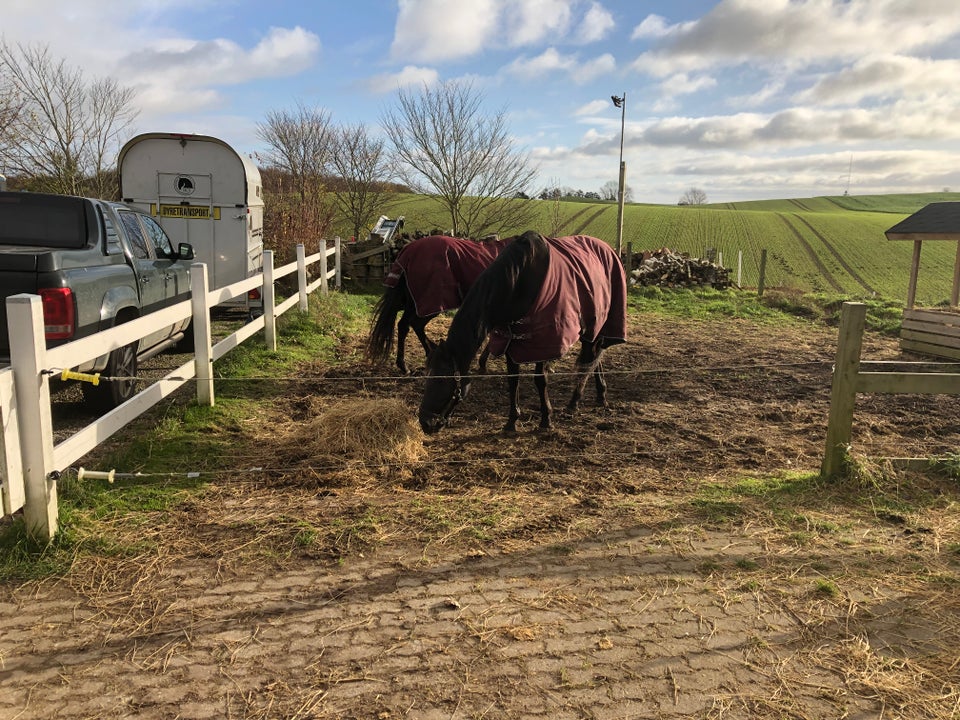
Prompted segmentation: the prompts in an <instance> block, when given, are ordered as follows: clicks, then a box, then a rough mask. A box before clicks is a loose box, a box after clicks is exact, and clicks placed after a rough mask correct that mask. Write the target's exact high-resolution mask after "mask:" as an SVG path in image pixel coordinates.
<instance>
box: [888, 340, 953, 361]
mask: <svg viewBox="0 0 960 720" xmlns="http://www.w3.org/2000/svg"><path fill="white" fill-rule="evenodd" d="M900 348H901V349H902V350H906V351H907V352H913V353H917V354H918V355H932V356H933V357H943V358H950V359H951V360H960V350H958V349H955V348H950V347H946V346H943V345H934V344H932V343H926V342H917V341H915V340H903V339H901V340H900Z"/></svg>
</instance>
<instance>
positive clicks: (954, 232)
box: [884, 202, 960, 241]
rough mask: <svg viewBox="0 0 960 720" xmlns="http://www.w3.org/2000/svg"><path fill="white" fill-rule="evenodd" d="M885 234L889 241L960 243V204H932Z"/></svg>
mask: <svg viewBox="0 0 960 720" xmlns="http://www.w3.org/2000/svg"><path fill="white" fill-rule="evenodd" d="M884 234H885V235H886V236H887V240H954V241H960V202H937V203H930V204H929V205H926V206H925V207H922V208H920V209H919V210H917V212H915V213H914V214H913V215H911V216H910V217H908V218H904V219H903V220H901V221H900V222H898V223H897V224H896V225H894V226H893V227H892V228H890V229H889V230H887V231H886V233H884Z"/></svg>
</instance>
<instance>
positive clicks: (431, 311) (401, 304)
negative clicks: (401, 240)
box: [367, 235, 510, 374]
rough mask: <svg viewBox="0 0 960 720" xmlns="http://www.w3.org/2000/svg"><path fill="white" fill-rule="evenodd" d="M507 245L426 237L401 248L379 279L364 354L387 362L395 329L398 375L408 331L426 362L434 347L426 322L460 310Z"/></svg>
mask: <svg viewBox="0 0 960 720" xmlns="http://www.w3.org/2000/svg"><path fill="white" fill-rule="evenodd" d="M509 242H510V239H506V240H489V241H484V242H478V241H476V240H467V239H465V238H454V237H448V236H446V235H428V236H426V237H422V238H418V239H417V240H414V241H413V242H411V243H410V244H409V245H406V246H404V248H403V249H402V250H401V251H400V254H399V255H397V259H396V260H395V261H394V262H393V264H392V265H391V266H390V270H389V271H388V273H387V276H386V277H385V278H384V280H383V284H384V285H385V286H386V289H385V290H384V293H383V295H382V296H381V298H380V300H379V301H377V305H376V308H374V313H373V326H372V328H371V330H370V336H369V337H368V339H367V353H368V355H369V356H370V357H371V358H372V359H374V360H385V359H386V358H387V357H389V355H390V350H391V347H392V345H393V330H394V325H396V330H397V367H398V368H400V371H401V372H402V373H404V374H406V373H407V364H406V347H405V346H406V341H407V334H408V332H409V331H410V328H413V331H414V332H415V333H416V335H417V338H419V340H420V344H421V345H422V346H423V350H424V352H425V353H426V354H427V356H428V357H429V356H430V353H431V352H432V351H433V348H434V347H435V346H434V343H433V342H432V341H431V340H430V339H429V338H428V337H427V333H426V326H427V323H429V322H430V321H431V320H432V319H433V318H435V317H436V316H437V315H439V314H440V313H442V312H444V311H445V310H453V309H455V308H458V307H460V303H461V302H462V301H463V298H464V296H465V295H466V294H467V291H468V290H469V289H470V286H471V285H473V283H474V281H475V280H476V279H477V277H478V276H479V275H480V273H481V272H483V271H484V270H485V269H486V268H487V266H489V265H490V263H492V262H493V260H494V258H496V257H497V255H499V254H500V252H501V251H502V250H503V248H505V247H506V246H507V244H508V243H509ZM401 313H402V314H401ZM398 314H400V319H399V321H397V315H398Z"/></svg>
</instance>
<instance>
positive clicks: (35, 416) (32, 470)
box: [7, 294, 59, 542]
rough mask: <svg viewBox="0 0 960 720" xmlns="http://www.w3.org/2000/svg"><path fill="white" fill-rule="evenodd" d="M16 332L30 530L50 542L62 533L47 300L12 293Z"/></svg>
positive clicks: (13, 352) (13, 357) (10, 317)
mask: <svg viewBox="0 0 960 720" xmlns="http://www.w3.org/2000/svg"><path fill="white" fill-rule="evenodd" d="M7 326H8V328H9V333H10V337H14V338H16V339H17V342H15V343H11V345H10V367H11V368H13V384H14V387H15V389H16V394H17V410H18V413H19V420H20V452H21V463H22V467H23V481H24V488H23V490H24V504H23V519H24V524H25V525H26V529H27V533H28V534H29V535H30V536H31V537H33V538H34V539H36V540H41V541H43V542H50V541H51V540H53V537H54V535H56V534H57V519H58V514H59V509H58V506H57V481H56V480H54V479H52V478H50V477H49V473H50V470H51V469H52V468H53V418H52V417H51V414H50V383H49V381H48V380H47V376H46V375H45V374H44V372H45V371H46V370H47V367H46V364H47V358H46V355H47V341H46V337H45V336H44V332H43V303H42V302H41V300H40V297H39V296H38V295H27V294H22V295H13V296H11V297H9V298H7Z"/></svg>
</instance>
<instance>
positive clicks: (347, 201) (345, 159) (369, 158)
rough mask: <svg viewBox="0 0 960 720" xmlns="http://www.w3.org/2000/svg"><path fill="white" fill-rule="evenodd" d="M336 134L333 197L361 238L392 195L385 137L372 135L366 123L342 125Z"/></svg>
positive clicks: (355, 235) (333, 156)
mask: <svg viewBox="0 0 960 720" xmlns="http://www.w3.org/2000/svg"><path fill="white" fill-rule="evenodd" d="M334 137H335V142H334V144H333V152H332V153H331V156H330V160H331V162H330V165H331V169H332V170H333V171H334V172H335V173H336V174H337V176H338V177H337V181H336V182H337V189H336V191H335V193H334V198H335V200H336V203H337V207H338V208H339V210H340V212H341V213H342V214H343V215H344V216H345V217H346V218H347V219H348V220H349V221H350V224H351V227H352V229H353V236H354V237H355V238H357V239H358V240H359V239H360V232H361V230H362V229H363V228H365V227H367V226H369V225H372V222H371V221H372V220H373V217H374V215H376V214H377V212H379V211H380V210H381V209H382V208H383V207H384V205H385V204H386V202H387V201H388V199H389V198H390V196H391V195H392V193H391V192H390V187H389V185H388V181H389V179H390V166H389V157H388V156H387V151H386V147H385V142H384V140H383V139H382V138H377V137H373V136H372V135H370V133H369V131H368V130H367V127H366V126H365V125H362V124H361V125H354V126H346V127H341V128H339V129H338V130H337V131H336V132H335V134H334Z"/></svg>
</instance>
